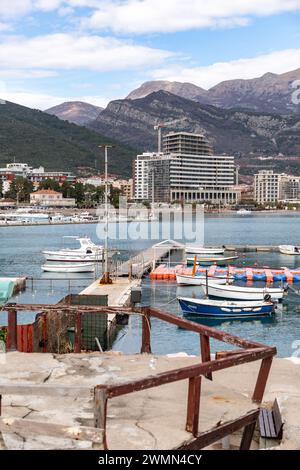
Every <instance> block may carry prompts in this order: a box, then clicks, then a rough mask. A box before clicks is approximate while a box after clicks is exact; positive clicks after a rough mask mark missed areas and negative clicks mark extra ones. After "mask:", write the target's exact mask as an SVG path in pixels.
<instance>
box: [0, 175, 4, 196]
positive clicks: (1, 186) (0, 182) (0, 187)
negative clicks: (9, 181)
mask: <svg viewBox="0 0 300 470" xmlns="http://www.w3.org/2000/svg"><path fill="white" fill-rule="evenodd" d="M0 196H1V197H2V196H3V181H2V179H0Z"/></svg>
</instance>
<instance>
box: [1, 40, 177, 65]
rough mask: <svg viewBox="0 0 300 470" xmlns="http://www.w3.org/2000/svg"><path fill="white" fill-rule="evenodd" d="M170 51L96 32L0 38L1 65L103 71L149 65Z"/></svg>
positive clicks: (159, 61) (158, 60)
mask: <svg viewBox="0 0 300 470" xmlns="http://www.w3.org/2000/svg"><path fill="white" fill-rule="evenodd" d="M173 55H174V54H173V53H171V52H168V51H165V50H161V49H153V48H150V47H146V46H141V45H137V44H134V43H132V42H129V41H123V40H118V39H115V38H111V37H101V36H95V35H94V36H88V35H86V36H77V35H71V34H50V35H45V36H36V37H33V38H25V37H19V36H17V37H6V38H4V39H2V41H0V63H1V67H2V68H3V69H4V68H8V69H24V70H26V69H35V68H38V69H39V70H41V69H47V70H49V69H50V70H51V69H54V70H55V69H64V70H75V69H77V70H78V69H85V70H94V71H101V72H104V71H112V70H124V69H128V68H130V69H135V68H140V67H143V68H149V67H153V66H154V65H156V66H157V65H159V64H160V63H162V62H163V61H164V60H165V59H167V58H169V57H172V56H173Z"/></svg>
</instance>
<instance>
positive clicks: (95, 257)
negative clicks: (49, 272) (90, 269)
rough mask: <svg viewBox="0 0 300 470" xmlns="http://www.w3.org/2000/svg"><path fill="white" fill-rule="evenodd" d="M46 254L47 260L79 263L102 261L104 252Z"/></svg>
mask: <svg viewBox="0 0 300 470" xmlns="http://www.w3.org/2000/svg"><path fill="white" fill-rule="evenodd" d="M44 256H45V258H46V260H47V261H59V262H67V263H78V262H88V261H93V262H94V261H101V260H102V254H101V253H100V254H94V253H93V254H89V255H83V254H81V255H80V254H75V253H73V254H71V253H70V254H64V255H60V254H58V253H57V254H47V253H44Z"/></svg>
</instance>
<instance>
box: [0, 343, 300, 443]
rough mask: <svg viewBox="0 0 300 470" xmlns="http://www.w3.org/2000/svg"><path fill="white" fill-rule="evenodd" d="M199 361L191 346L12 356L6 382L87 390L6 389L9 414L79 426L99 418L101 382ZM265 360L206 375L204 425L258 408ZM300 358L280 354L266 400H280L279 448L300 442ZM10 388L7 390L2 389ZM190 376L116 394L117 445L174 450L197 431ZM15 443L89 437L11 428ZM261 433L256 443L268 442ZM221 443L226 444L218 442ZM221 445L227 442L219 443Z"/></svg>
mask: <svg viewBox="0 0 300 470" xmlns="http://www.w3.org/2000/svg"><path fill="white" fill-rule="evenodd" d="M196 363H199V357H196V356H195V357H191V356H187V355H184V354H183V353H181V354H177V355H169V356H156V355H133V356H127V355H123V354H122V353H105V354H98V353H93V354H80V355H79V354H77V355H76V354H68V355H52V354H30V355H28V354H22V353H18V352H14V353H8V354H6V355H5V361H4V362H3V363H2V365H1V381H0V394H1V385H6V386H7V385H9V384H11V385H13V386H14V387H15V386H17V385H18V384H24V383H25V384H27V385H30V384H36V385H42V386H43V385H45V386H47V385H49V386H55V384H57V385H58V386H74V387H78V386H80V387H85V388H86V393H81V394H80V397H74V396H70V394H69V396H64V395H62V396H61V397H58V396H57V395H56V396H51V394H49V395H48V396H41V397H36V396H28V395H27V396H23V395H22V394H21V393H20V394H19V395H5V394H3V393H2V416H3V417H4V418H10V419H11V418H13V417H19V418H25V419H29V420H37V421H43V422H48V423H58V424H63V425H69V426H74V427H77V426H78V425H84V426H90V425H91V424H92V418H93V410H92V401H91V393H89V390H91V388H92V387H94V386H95V385H99V384H111V383H120V382H121V383H122V382H124V381H127V380H130V379H134V378H142V377H146V376H149V375H152V374H156V373H158V372H163V371H166V370H171V369H175V368H179V367H184V366H189V365H193V364H196ZM258 368H259V364H257V363H249V364H244V365H242V366H237V367H233V368H230V369H226V370H224V371H219V372H216V373H214V379H213V382H211V381H209V380H206V379H203V384H202V385H203V389H202V394H201V403H200V421H199V431H200V432H202V431H205V430H206V429H208V428H209V427H211V426H212V425H216V424H218V425H220V423H223V422H224V421H228V420H230V419H233V418H235V417H237V416H240V415H241V414H242V413H245V412H247V410H253V409H255V408H256V405H254V404H253V403H252V402H251V399H250V397H251V395H252V392H253V384H254V382H255V380H256V377H257V372H258ZM299 368H300V364H299V363H298V364H297V363H294V362H292V360H286V359H275V360H274V364H273V366H272V369H271V375H270V378H269V380H268V384H267V389H266V393H265V397H264V404H265V405H271V403H272V402H273V401H274V398H277V399H278V402H279V406H280V409H281V413H282V418H283V421H284V422H285V424H284V433H283V440H282V442H281V444H279V443H278V442H276V441H275V442H273V443H272V444H273V446H274V447H273V448H275V449H285V450H288V449H298V450H299V449H300V420H299V406H300V374H299ZM2 391H3V390H2ZM186 400H187V382H186V381H179V382H176V384H168V385H164V386H161V387H157V388H153V389H148V390H144V391H140V392H137V393H135V394H134V397H133V396H132V395H124V396H121V397H119V398H113V399H111V400H110V401H109V409H108V423H107V429H108V447H109V449H118V450H125V449H129V450H130V449H145V450H149V449H154V450H155V449H168V450H169V449H174V448H178V447H180V446H181V445H182V444H183V443H184V442H185V441H186V440H188V439H190V437H191V435H190V434H189V433H187V432H186V431H185V419H186ZM240 437H241V436H240V433H239V432H238V433H237V434H235V435H233V436H230V439H229V444H230V448H231V449H236V446H237V442H238V439H239V440H240ZM4 441H5V444H6V446H7V447H8V449H78V448H80V447H81V448H87V443H83V442H82V443H81V444H80V443H79V442H78V441H70V439H65V440H60V439H58V438H49V437H43V436H41V435H38V436H36V437H35V438H32V437H30V436H29V435H25V436H20V435H17V434H14V435H13V434H11V435H8V434H5V435H4ZM264 445H265V444H264V442H262V441H261V440H260V439H259V437H258V435H257V434H256V437H255V439H254V442H253V445H252V448H254V449H258V448H263V446H264ZM216 446H218V444H216ZM219 448H220V446H219Z"/></svg>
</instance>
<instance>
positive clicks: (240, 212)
mask: <svg viewBox="0 0 300 470" xmlns="http://www.w3.org/2000/svg"><path fill="white" fill-rule="evenodd" d="M236 213H237V215H250V214H252V212H251V211H250V210H248V209H239V210H238V211H236Z"/></svg>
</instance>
